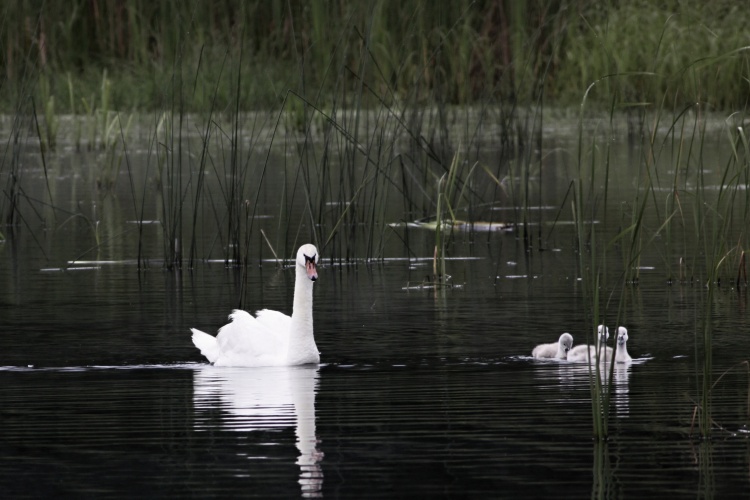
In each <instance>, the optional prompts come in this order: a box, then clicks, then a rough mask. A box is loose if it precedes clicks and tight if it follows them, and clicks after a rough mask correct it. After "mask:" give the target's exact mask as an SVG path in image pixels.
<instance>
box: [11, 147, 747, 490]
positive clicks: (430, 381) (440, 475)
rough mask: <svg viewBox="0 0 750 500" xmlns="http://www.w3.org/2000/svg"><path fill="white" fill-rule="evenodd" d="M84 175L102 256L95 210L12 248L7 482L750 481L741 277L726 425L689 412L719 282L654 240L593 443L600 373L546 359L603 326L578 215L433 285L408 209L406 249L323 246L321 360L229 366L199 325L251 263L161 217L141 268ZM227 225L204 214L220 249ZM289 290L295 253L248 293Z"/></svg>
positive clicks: (523, 486)
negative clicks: (199, 343)
mask: <svg viewBox="0 0 750 500" xmlns="http://www.w3.org/2000/svg"><path fill="white" fill-rule="evenodd" d="M73 156H74V157H75V155H73ZM64 158H68V157H65V156H64ZM64 161H68V162H70V163H71V164H72V163H73V161H72V160H70V158H68V159H67V160H64ZM64 161H63V160H61V162H63V163H64ZM65 165H67V163H65V164H64V165H63V166H59V167H58V168H59V169H60V172H64V171H65V168H66V167H65ZM39 175H41V174H40V173H39V172H38V171H37V178H39ZM560 175H561V176H563V177H564V175H566V174H564V173H562V174H560ZM619 175H622V176H623V177H624V176H625V174H623V173H621V174H619ZM32 177H33V176H32ZM72 179H75V176H74V175H73V176H68V175H67V174H65V175H63V174H61V180H60V186H59V189H60V191H61V192H64V193H65V195H64V196H63V195H60V196H61V197H62V199H66V200H68V201H67V202H66V203H69V205H70V208H71V211H75V210H79V209H80V207H89V208H86V210H89V209H90V205H87V204H89V203H95V204H96V206H97V210H98V213H99V215H98V216H97V217H101V218H102V221H103V222H102V234H100V238H101V241H103V243H102V245H101V247H100V249H99V251H98V252H94V253H93V255H92V253H91V252H88V249H90V248H91V246H92V238H93V236H92V233H91V227H90V225H89V224H88V223H86V222H85V221H82V217H80V216H77V217H75V218H74V220H73V221H72V222H70V223H67V224H61V223H59V219H58V225H57V226H56V227H55V228H52V227H42V226H41V225H40V224H31V223H26V224H21V225H20V226H19V228H18V229H17V231H16V232H15V234H13V235H10V234H7V235H6V236H8V238H7V240H6V241H5V242H4V243H2V244H0V284H1V286H0V460H1V461H2V462H1V463H2V466H1V467H0V492H2V494H1V496H2V497H3V498H32V497H35V498H39V497H46V498H52V497H74V498H107V497H118V498H134V497H180V498H183V497H199V498H207V497H208V498H210V497H223V498H232V497H257V498H294V497H299V496H307V497H316V496H318V497H332V498H407V497H408V498H422V497H458V498H463V497H468V498H526V497H529V498H534V497H560V496H564V497H566V498H583V497H596V498H610V497H611V498H621V497H622V498H624V497H638V496H645V497H668V498H683V497H691V498H692V497H699V498H712V497H715V498H743V497H744V496H745V495H746V492H747V491H749V490H750V434H749V433H748V430H750V427H748V424H749V422H748V397H750V395H749V394H748V390H749V387H748V384H749V380H748V377H749V375H748V370H747V367H746V366H742V365H740V363H742V362H746V361H747V360H748V359H750V343H749V342H748V334H747V332H748V331H750V325H749V324H748V323H749V322H750V318H748V314H747V311H748V302H747V291H746V289H739V290H737V289H735V288H734V287H732V286H728V285H726V284H725V285H723V286H722V287H721V288H719V290H718V291H717V293H716V294H715V296H714V297H713V300H714V313H713V314H714V371H715V373H714V377H715V378H718V377H719V376H720V375H722V374H723V373H725V372H727V373H726V375H724V377H723V378H722V379H721V380H720V381H719V382H718V383H717V385H716V387H715V389H714V392H713V418H714V420H715V423H716V426H715V428H714V432H713V438H712V439H711V440H708V441H701V440H700V439H698V438H697V434H698V429H697V422H695V426H694V425H693V424H694V422H693V416H694V410H695V405H696V403H695V402H696V401H697V400H698V399H699V395H700V392H699V391H700V376H699V374H700V362H699V360H698V358H697V352H698V351H699V349H698V348H697V347H696V346H697V342H698V340H697V339H698V337H697V336H698V333H699V331H700V330H699V324H700V316H701V314H702V312H701V311H702V310H703V309H702V308H703V307H704V306H703V304H704V301H705V296H706V292H705V289H704V287H703V286H702V285H701V284H700V283H699V282H698V281H695V282H692V283H691V282H687V283H675V284H672V285H669V284H667V282H666V275H667V272H666V271H665V269H664V265H663V263H664V258H663V257H662V256H661V255H659V252H654V253H648V254H644V258H643V260H642V262H641V264H642V265H643V271H642V274H641V279H640V281H639V283H638V284H637V285H636V284H632V285H626V286H618V287H614V286H613V287H611V288H610V289H609V290H610V291H611V290H616V291H615V292H613V296H612V297H611V301H610V307H611V308H612V309H611V310H609V311H608V314H610V315H615V314H616V309H617V304H619V303H622V304H623V310H622V313H621V316H622V318H623V319H622V323H623V324H625V325H626V326H627V327H628V329H629V334H630V340H629V343H628V349H629V351H630V353H631V355H632V356H633V358H634V360H635V361H634V363H633V364H632V365H630V366H626V367H618V369H617V370H616V371H615V372H614V381H613V395H612V404H611V411H610V420H609V439H608V440H607V441H606V442H602V443H597V442H595V441H594V440H593V439H592V416H591V415H592V409H591V397H590V394H591V393H590V378H589V372H588V369H587V368H586V367H585V366H578V365H573V364H567V363H557V362H540V361H534V360H532V359H530V358H529V354H530V352H531V349H532V348H533V347H534V345H536V344H538V343H541V342H552V341H554V340H556V339H557V338H558V336H559V335H560V333H562V332H563V331H569V332H571V333H572V334H573V335H574V337H575V340H576V343H582V342H586V341H587V340H589V341H590V338H588V339H587V337H588V336H587V332H588V331H589V325H588V322H587V315H586V310H587V304H585V303H584V299H583V297H582V290H581V286H582V285H581V283H580V281H578V271H577V262H578V256H577V254H576V252H575V245H574V238H573V236H572V233H571V230H570V229H565V226H562V225H561V229H559V230H558V231H556V232H555V233H554V235H553V237H552V238H551V239H550V240H549V245H548V248H546V250H545V251H533V252H530V253H527V252H526V251H525V249H524V246H523V244H522V242H521V241H520V240H519V239H518V238H517V237H516V235H514V234H507V233H492V234H489V235H487V234H481V235H478V236H477V235H457V236H456V238H455V240H454V242H453V244H452V246H451V249H450V254H451V255H452V256H453V257H456V258H455V259H454V260H449V261H448V263H447V271H448V272H449V274H451V276H452V283H453V284H454V285H456V286H454V287H452V288H445V289H439V290H434V289H430V288H420V284H422V283H423V282H424V281H425V276H427V275H430V274H431V273H432V268H431V266H432V263H431V260H430V257H431V256H432V244H433V241H434V240H433V238H434V236H433V233H431V232H430V231H427V230H422V229H410V230H408V233H409V234H408V235H405V233H404V232H403V231H406V230H405V229H404V228H397V229H396V231H400V232H401V233H399V234H400V238H396V237H394V238H393V239H392V240H390V241H391V243H389V244H388V245H386V246H385V247H384V248H385V254H386V255H387V256H388V257H394V258H393V259H391V260H384V261H374V262H365V261H364V260H354V261H352V262H338V261H336V262H331V261H326V260H324V263H323V265H322V266H321V268H320V272H319V274H320V280H319V281H318V282H317V283H316V284H315V295H314V297H315V298H314V301H315V303H314V314H315V332H316V341H317V344H318V347H319V349H320V351H321V353H322V356H321V357H322V364H321V366H319V367H295V368H258V369H237V368H215V367H212V366H209V365H207V364H206V363H205V362H204V360H202V358H201V356H200V355H199V353H198V352H197V350H196V349H195V348H194V347H193V346H192V344H191V342H190V334H189V327H197V328H201V329H203V330H205V331H209V332H215V330H216V328H218V327H219V326H220V325H222V324H223V323H224V322H225V320H226V316H227V314H228V313H229V311H230V310H231V309H232V308H234V307H236V306H237V305H238V297H240V296H242V295H243V294H242V291H241V290H242V289H241V287H240V284H241V283H242V281H243V279H242V276H241V271H240V270H238V269H236V268H231V267H230V268H227V267H225V265H224V264H223V263H222V262H220V261H219V262H204V261H199V262H198V263H197V265H196V266H195V267H194V269H190V270H188V269H184V270H182V271H177V270H172V271H166V270H164V269H163V266H162V265H161V263H160V262H159V255H160V254H159V252H160V249H161V248H162V244H163V241H162V238H163V236H162V235H161V234H160V230H159V229H158V227H155V226H156V225H145V226H144V231H153V234H151V235H150V236H148V235H147V237H146V240H147V241H148V244H149V245H150V246H148V248H147V249H146V254H147V255H148V256H150V258H151V259H152V260H151V261H150V262H149V265H147V266H146V269H144V270H141V271H139V270H138V269H137V268H136V265H135V263H134V260H135V258H136V245H135V244H134V241H135V240H137V237H136V236H134V232H133V230H132V227H133V226H132V225H130V226H129V225H128V224H129V222H128V220H129V219H130V216H129V215H128V214H129V211H130V205H129V203H130V202H129V201H128V200H127V199H125V197H123V196H120V197H105V198H104V199H97V200H96V201H95V202H92V201H91V200H88V199H86V198H85V197H84V198H83V200H81V199H78V198H76V197H77V196H79V195H80V193H78V192H77V191H76V189H81V192H84V193H87V192H88V190H87V189H83V188H82V187H80V186H79V187H78V188H74V186H75V185H76V182H75V181H74V180H72ZM560 190H562V188H560ZM558 194H559V193H555V194H554V195H553V196H551V198H554V200H553V201H554V204H557V205H559V203H560V201H559V198H558ZM43 195H44V193H43V192H42V193H41V194H39V196H40V197H43ZM80 196H83V195H80ZM271 198H272V197H271ZM266 203H267V206H268V207H272V206H273V200H271V199H269V200H267V202H264V204H262V208H265V207H266V205H265V204H266ZM618 203H619V202H618V201H617V200H613V205H615V206H617V204H618ZM546 206H547V205H546V204H545V205H544V207H546ZM76 207H78V208H76ZM81 210H82V209H81ZM542 210H549V209H548V208H542ZM157 212H158V210H157V209H156V208H155V209H154V214H153V215H154V218H158V213H157ZM87 213H89V212H87ZM104 213H107V214H110V217H111V218H112V219H111V220H109V219H105V217H106V216H105V215H103V214H104ZM547 217H549V216H547ZM269 220H270V221H271V222H268V225H267V226H266V228H267V229H269V231H270V230H271V229H272V228H273V225H274V222H273V221H274V219H273V218H271V219H269ZM211 224H212V223H206V227H209V226H210V225H211ZM615 225H616V224H615ZM303 226H304V224H303ZM269 234H270V233H269ZM213 236H214V234H213V233H210V232H209V231H206V236H205V240H201V242H200V244H201V248H202V249H208V248H211V245H213V244H214V242H215V240H214V238H213ZM271 238H272V239H273V238H274V236H273V234H271ZM405 239H408V242H409V250H408V251H405V250H404V244H403V241H405ZM259 241H260V240H259ZM693 243H694V244H697V243H696V242H693ZM688 244H691V243H688ZM259 247H260V245H259ZM322 253H323V256H324V258H325V253H326V252H325V249H323V251H322ZM82 255H83V256H84V257H81V256H82ZM212 256H213V255H212ZM264 257H269V255H268V253H267V252H266V253H265V254H264ZM414 257H419V258H420V259H414ZM617 258H619V257H617V256H616V257H614V258H613V260H614V261H616V259H617ZM76 259H78V261H77V262H76V263H75V264H72V265H70V262H71V261H74V260H76ZM219 260H220V259H219ZM667 260H670V259H667ZM85 261H88V262H85ZM69 265H70V266H71V267H68V266H69ZM612 267H614V268H616V267H617V266H616V265H615V264H612ZM292 286H293V275H292V272H291V271H290V270H289V269H282V270H279V269H278V268H277V267H276V266H275V264H274V263H273V262H270V261H265V262H264V263H263V265H262V266H259V265H258V263H257V261H256V262H254V263H253V264H252V265H251V266H250V267H249V268H248V276H247V289H246V290H245V292H244V297H245V305H246V307H247V308H248V309H250V310H255V309H258V308H261V307H268V308H272V309H278V310H281V311H285V312H289V308H290V304H291V298H292V294H293V289H292ZM621 299H622V300H621ZM615 326H616V325H614V324H611V325H610V328H613V327H615Z"/></svg>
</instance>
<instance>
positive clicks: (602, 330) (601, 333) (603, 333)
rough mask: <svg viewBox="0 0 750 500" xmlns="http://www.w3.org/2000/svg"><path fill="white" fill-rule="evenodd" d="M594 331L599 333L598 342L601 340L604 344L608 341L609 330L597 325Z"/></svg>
mask: <svg viewBox="0 0 750 500" xmlns="http://www.w3.org/2000/svg"><path fill="white" fill-rule="evenodd" d="M596 330H597V332H598V333H599V341H602V340H603V341H604V342H606V341H607V340H609V328H607V327H606V326H604V325H599V326H598V327H597V329H596Z"/></svg>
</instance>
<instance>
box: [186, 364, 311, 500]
mask: <svg viewBox="0 0 750 500" xmlns="http://www.w3.org/2000/svg"><path fill="white" fill-rule="evenodd" d="M317 379H318V367H317V366H294V367H268V368H229V367H215V366H211V365H202V366H201V367H200V368H198V369H196V370H195V372H194V375H193V405H194V407H195V411H196V415H197V417H198V418H196V420H195V423H194V425H195V427H196V428H197V429H205V428H206V425H207V424H206V422H205V421H204V420H202V419H200V418H199V417H200V415H201V414H202V413H203V414H206V413H207V412H209V411H211V410H215V409H216V408H219V409H221V410H222V414H221V423H222V428H225V429H227V430H231V431H237V432H243V433H244V432H252V431H264V430H278V429H283V428H288V427H294V428H295V434H296V436H297V449H298V450H299V457H298V459H297V465H299V469H300V472H299V484H300V487H301V491H302V496H303V497H306V498H310V497H318V496H321V489H322V487H323V472H322V470H321V467H320V460H321V459H322V458H323V453H322V452H321V451H320V450H319V449H318V440H317V436H316V433H315V392H316V389H317Z"/></svg>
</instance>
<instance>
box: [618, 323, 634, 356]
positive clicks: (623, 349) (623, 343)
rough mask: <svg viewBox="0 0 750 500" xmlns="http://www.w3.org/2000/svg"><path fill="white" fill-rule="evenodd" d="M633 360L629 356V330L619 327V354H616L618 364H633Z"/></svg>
mask: <svg viewBox="0 0 750 500" xmlns="http://www.w3.org/2000/svg"><path fill="white" fill-rule="evenodd" d="M632 361H633V358H631V357H630V354H628V329H627V328H625V327H624V326H618V327H617V352H616V353H615V362H616V363H631V362H632Z"/></svg>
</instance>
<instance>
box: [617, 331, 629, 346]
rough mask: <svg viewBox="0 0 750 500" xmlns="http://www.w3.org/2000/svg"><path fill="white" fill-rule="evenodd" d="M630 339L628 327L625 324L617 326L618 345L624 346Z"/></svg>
mask: <svg viewBox="0 0 750 500" xmlns="http://www.w3.org/2000/svg"><path fill="white" fill-rule="evenodd" d="M627 341H628V329H627V328H625V327H624V326H619V327H617V345H618V346H619V347H622V346H624V345H625V344H626V343H627Z"/></svg>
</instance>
